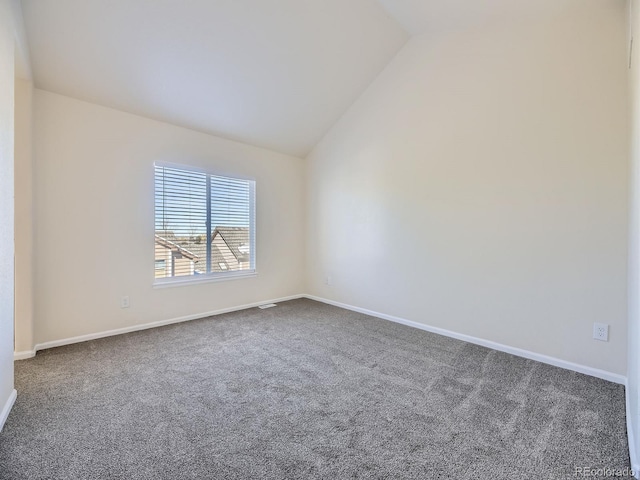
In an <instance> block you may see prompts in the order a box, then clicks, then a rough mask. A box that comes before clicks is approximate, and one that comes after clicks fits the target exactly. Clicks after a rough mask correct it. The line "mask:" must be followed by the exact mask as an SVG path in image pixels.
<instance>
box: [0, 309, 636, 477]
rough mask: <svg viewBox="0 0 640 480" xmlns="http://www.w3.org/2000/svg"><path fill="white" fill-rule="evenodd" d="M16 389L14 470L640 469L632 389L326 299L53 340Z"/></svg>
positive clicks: (63, 473)
mask: <svg viewBox="0 0 640 480" xmlns="http://www.w3.org/2000/svg"><path fill="white" fill-rule="evenodd" d="M16 387H17V389H18V399H17V402H16V404H15V406H14V409H13V411H12V412H11V414H10V416H9V419H8V421H7V424H6V426H5V428H4V430H3V431H2V433H0V478H2V479H29V480H35V479H74V480H76V479H103V478H105V479H172V480H173V479H245V478H268V479H285V478H287V479H289V478H291V479H293V478H337V479H342V478H407V479H409V478H420V479H423V478H424V479H432V478H452V479H520V478H523V479H526V478H531V479H556V478H558V479H560V478H576V476H575V473H576V471H575V467H578V466H579V467H585V466H591V467H607V468H619V469H624V468H628V467H629V457H628V450H627V443H626V427H625V399H624V387H622V386H620V385H615V384H613V383H609V382H606V381H603V380H599V379H596V378H592V377H588V376H585V375H581V374H578V373H574V372H570V371H566V370H562V369H559V368H555V367H551V366H548V365H544V364H541V363H537V362H534V361H530V360H526V359H523V358H519V357H514V356H512V355H508V354H505V353H500V352H497V351H494V350H489V349H487V348H483V347H479V346H475V345H472V344H468V343H465V342H461V341H457V340H453V339H450V338H445V337H441V336H438V335H434V334H430V333H427V332H423V331H419V330H415V329H412V328H409V327H405V326H402V325H397V324H394V323H391V322H387V321H384V320H379V319H375V318H372V317H368V316H366V315H361V314H358V313H354V312H350V311H346V310H342V309H339V308H335V307H331V306H328V305H324V304H321V303H317V302H313V301H311V300H294V301H290V302H285V303H281V304H280V305H279V306H278V307H276V308H272V309H268V310H259V309H250V310H244V311H241V312H235V313H230V314H225V315H220V316H216V317H212V318H208V319H202V320H195V321H192V322H187V323H183V324H176V325H171V326H166V327H162V328H157V329H153V330H145V331H141V332H136V333H130V334H127V335H121V336H117V337H111V338H105V339H100V340H94V341H91V342H86V343H81V344H75V345H70V346H65V347H60V348H54V349H50V350H46V351H42V352H39V353H38V355H37V356H36V357H35V358H33V359H29V360H23V361H19V362H16ZM592 478H593V477H592Z"/></svg>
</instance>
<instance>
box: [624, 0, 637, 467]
mask: <svg viewBox="0 0 640 480" xmlns="http://www.w3.org/2000/svg"><path fill="white" fill-rule="evenodd" d="M629 5H630V7H631V8H630V17H631V18H630V20H631V22H630V27H631V28H630V33H631V36H633V35H634V34H635V36H636V38H635V42H638V41H639V40H640V37H639V36H638V35H637V33H638V32H640V2H638V0H632V1H630V2H629ZM629 105H630V108H629V113H630V129H629V131H630V132H631V135H630V141H631V172H630V186H631V192H630V193H631V195H630V209H629V317H628V322H629V333H628V352H629V358H628V365H627V389H628V392H627V401H628V412H627V424H628V427H629V428H628V430H629V432H628V434H629V439H630V447H631V461H632V464H633V468H634V470H636V471H640V463H639V460H640V444H638V440H640V438H639V436H640V398H639V397H638V395H639V391H638V387H639V385H638V382H639V380H640V355H639V352H638V350H639V349H640V133H639V130H638V129H639V128H640V55H639V54H638V43H636V44H635V48H634V49H633V56H632V58H631V68H630V70H629Z"/></svg>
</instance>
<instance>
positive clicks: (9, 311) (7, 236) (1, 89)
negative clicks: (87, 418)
mask: <svg viewBox="0 0 640 480" xmlns="http://www.w3.org/2000/svg"><path fill="white" fill-rule="evenodd" d="M14 35H15V29H14V25H13V14H12V10H11V5H10V3H9V1H8V0H0V429H1V428H2V424H3V420H4V416H3V415H2V412H3V411H4V410H5V408H6V406H7V402H8V401H9V399H10V397H11V395H12V393H13V251H14V249H13V121H14V119H13V103H14V100H13V96H14V65H15V60H14V55H15V40H14Z"/></svg>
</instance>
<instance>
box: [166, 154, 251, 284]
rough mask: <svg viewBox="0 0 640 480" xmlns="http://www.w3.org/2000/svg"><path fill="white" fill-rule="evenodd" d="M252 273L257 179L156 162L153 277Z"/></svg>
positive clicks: (194, 276) (186, 278) (193, 276)
mask: <svg viewBox="0 0 640 480" xmlns="http://www.w3.org/2000/svg"><path fill="white" fill-rule="evenodd" d="M253 272H255V182H254V181H253V180H245V179H239V178H231V177H222V176H219V175H212V174H209V173H206V172H203V171H200V170H197V169H190V168H188V167H175V166H168V165H162V164H156V165H155V278H156V281H160V282H162V280H163V279H168V278H175V277H183V279H184V280H188V279H189V277H192V278H203V276H209V277H229V276H236V275H242V274H247V273H253Z"/></svg>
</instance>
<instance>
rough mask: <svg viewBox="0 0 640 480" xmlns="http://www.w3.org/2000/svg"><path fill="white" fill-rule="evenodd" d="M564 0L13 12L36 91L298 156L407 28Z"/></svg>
mask: <svg viewBox="0 0 640 480" xmlns="http://www.w3.org/2000/svg"><path fill="white" fill-rule="evenodd" d="M570 1H571V0H55V1H54V0H51V1H43V0H22V9H23V14H24V20H25V25H26V32H27V38H28V44H29V48H30V53H31V64H32V70H33V77H34V81H35V85H36V87H38V88H42V89H45V90H49V91H52V92H57V93H61V94H64V95H68V96H72V97H76V98H79V99H82V100H87V101H90V102H93V103H97V104H101V105H105V106H108V107H113V108H117V109H120V110H124V111H128V112H131V113H136V114H140V115H144V116H147V117H150V118H155V119H158V120H162V121H165V122H169V123H173V124H176V125H181V126H184V127H187V128H191V129H194V130H200V131H204V132H207V133H211V134H214V135H218V136H221V137H226V138H230V139H234V140H239V141H242V142H245V143H249V144H253V145H258V146H262V147H266V148H269V149H272V150H276V151H279V152H283V153H289V154H293V155H297V156H300V157H304V156H305V155H306V154H307V153H308V152H309V151H310V150H311V149H312V148H313V147H314V146H315V145H316V143H317V142H318V141H319V140H320V139H321V138H322V137H323V136H324V134H325V133H326V132H327V131H328V130H329V129H330V128H331V126H332V125H333V124H334V123H335V122H336V121H337V120H338V119H339V118H340V116H341V115H342V114H343V113H344V112H345V111H346V110H347V109H348V108H349V106H350V105H351V104H352V103H353V102H354V101H355V100H356V98H357V97H358V96H359V95H360V94H361V93H362V92H363V91H364V90H365V89H366V87H367V86H368V85H369V84H370V83H371V82H372V81H373V79H374V78H375V77H376V76H377V75H378V74H379V73H380V72H381V71H382V69H383V68H384V67H385V65H387V63H388V62H389V61H390V60H391V58H392V57H393V56H394V55H395V54H396V53H397V52H398V51H399V50H400V49H401V48H402V46H403V45H404V44H405V43H406V42H407V40H408V39H409V36H410V35H418V34H422V33H425V32H431V33H434V32H440V31H443V30H445V31H446V30H451V29H460V28H474V27H476V26H478V25H480V24H484V25H486V24H488V23H491V22H513V21H518V20H519V19H527V21H531V20H532V19H535V18H536V16H537V15H547V14H549V13H553V12H555V13H557V12H558V11H559V10H560V9H562V8H564V7H565V6H566V5H567V3H570ZM584 1H602V0H584Z"/></svg>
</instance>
